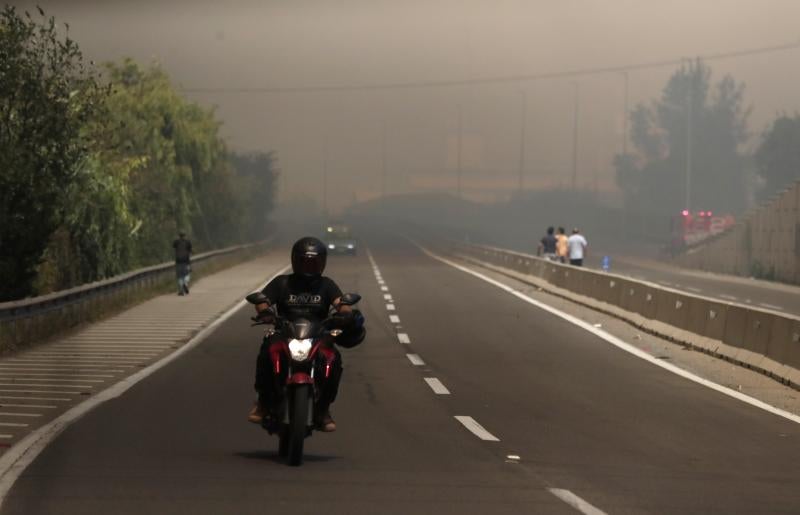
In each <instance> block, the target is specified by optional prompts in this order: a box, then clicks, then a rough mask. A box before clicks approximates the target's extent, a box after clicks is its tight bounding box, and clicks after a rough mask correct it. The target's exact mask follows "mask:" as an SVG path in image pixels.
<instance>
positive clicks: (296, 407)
mask: <svg viewBox="0 0 800 515" xmlns="http://www.w3.org/2000/svg"><path fill="white" fill-rule="evenodd" d="M293 394H294V395H293V396H292V399H291V403H292V404H291V406H290V408H291V411H290V412H289V414H290V416H289V427H288V428H287V429H286V431H287V433H288V434H287V440H288V441H289V442H288V449H287V451H288V456H287V458H288V463H289V465H291V466H292V467H297V466H299V465H302V464H303V443H304V442H305V439H306V432H307V428H308V410H309V409H310V407H311V406H310V403H311V386H310V385H303V386H299V387H297V388H296V389H295V390H294V392H293Z"/></svg>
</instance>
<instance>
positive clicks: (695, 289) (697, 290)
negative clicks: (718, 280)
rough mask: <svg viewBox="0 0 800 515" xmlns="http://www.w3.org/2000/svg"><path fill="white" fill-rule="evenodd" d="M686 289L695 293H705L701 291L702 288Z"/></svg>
mask: <svg viewBox="0 0 800 515" xmlns="http://www.w3.org/2000/svg"><path fill="white" fill-rule="evenodd" d="M686 289H687V290H689V291H693V292H695V293H703V290H701V289H700V288H693V287H691V286H687V287H686Z"/></svg>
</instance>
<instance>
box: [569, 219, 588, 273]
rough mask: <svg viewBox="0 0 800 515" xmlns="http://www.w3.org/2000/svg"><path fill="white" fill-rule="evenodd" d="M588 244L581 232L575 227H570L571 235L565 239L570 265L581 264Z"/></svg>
mask: <svg viewBox="0 0 800 515" xmlns="http://www.w3.org/2000/svg"><path fill="white" fill-rule="evenodd" d="M588 245H589V244H588V243H587V242H586V238H584V237H583V235H582V234H581V232H580V231H579V230H578V229H577V228H575V229H572V235H571V236H570V237H569V239H568V240H567V247H569V264H570V265H575V266H583V259H584V258H585V257H586V247H587V246H588Z"/></svg>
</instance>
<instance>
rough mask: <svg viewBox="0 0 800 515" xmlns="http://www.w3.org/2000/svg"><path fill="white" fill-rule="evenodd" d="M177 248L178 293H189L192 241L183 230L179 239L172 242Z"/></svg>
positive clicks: (176, 275)
mask: <svg viewBox="0 0 800 515" xmlns="http://www.w3.org/2000/svg"><path fill="white" fill-rule="evenodd" d="M172 248H173V249H175V277H176V278H177V279H178V295H188V294H189V279H191V273H192V264H191V263H192V242H191V241H189V240H187V239H186V233H185V232H183V231H181V232H180V233H179V234H178V239H177V240H175V241H173V242H172Z"/></svg>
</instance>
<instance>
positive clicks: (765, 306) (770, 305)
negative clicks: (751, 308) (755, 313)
mask: <svg viewBox="0 0 800 515" xmlns="http://www.w3.org/2000/svg"><path fill="white" fill-rule="evenodd" d="M759 306H761V307H763V308H767V309H774V310H775V311H783V308H782V307H781V306H776V305H774V304H766V303H764V302H762V303H761V304H759Z"/></svg>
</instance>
